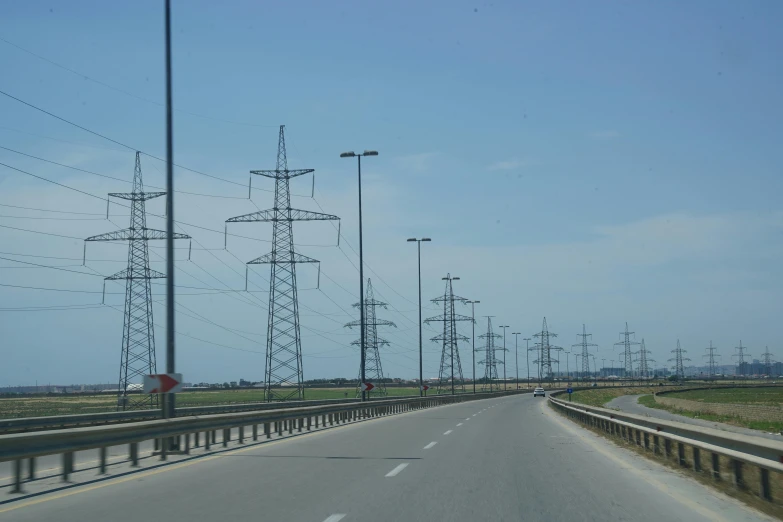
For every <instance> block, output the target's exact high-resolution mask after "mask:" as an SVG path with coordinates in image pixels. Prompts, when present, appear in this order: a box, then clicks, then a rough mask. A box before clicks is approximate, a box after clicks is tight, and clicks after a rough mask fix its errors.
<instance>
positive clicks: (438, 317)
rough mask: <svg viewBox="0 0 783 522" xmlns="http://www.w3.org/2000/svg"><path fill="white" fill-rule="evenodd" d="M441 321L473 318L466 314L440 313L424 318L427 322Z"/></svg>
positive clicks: (470, 319)
mask: <svg viewBox="0 0 783 522" xmlns="http://www.w3.org/2000/svg"><path fill="white" fill-rule="evenodd" d="M442 321H473V318H472V317H470V316H468V315H460V314H441V315H436V316H435V317H430V318H428V319H425V320H424V322H425V323H427V324H429V323H431V322H442Z"/></svg>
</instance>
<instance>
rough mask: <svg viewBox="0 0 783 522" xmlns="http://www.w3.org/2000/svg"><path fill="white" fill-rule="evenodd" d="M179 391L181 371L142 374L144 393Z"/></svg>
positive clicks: (180, 388)
mask: <svg viewBox="0 0 783 522" xmlns="http://www.w3.org/2000/svg"><path fill="white" fill-rule="evenodd" d="M181 391H182V374H181V373H161V374H158V375H145V376H144V393H177V392H181Z"/></svg>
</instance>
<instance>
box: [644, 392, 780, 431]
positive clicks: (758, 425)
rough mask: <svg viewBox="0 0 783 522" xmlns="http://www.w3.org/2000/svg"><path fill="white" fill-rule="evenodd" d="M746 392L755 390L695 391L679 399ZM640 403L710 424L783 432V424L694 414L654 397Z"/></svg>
mask: <svg viewBox="0 0 783 522" xmlns="http://www.w3.org/2000/svg"><path fill="white" fill-rule="evenodd" d="M746 391H753V390H698V391H694V392H683V393H681V394H680V393H678V394H677V397H678V398H679V397H682V398H683V399H685V398H686V397H685V395H686V394H691V393H694V394H701V396H702V397H705V398H711V397H712V396H714V395H719V396H720V397H721V398H726V397H727V396H731V394H730V393H727V392H746ZM776 391H777V392H779V393H783V389H781V390H776ZM710 392H726V393H716V394H714V395H713V394H711V393H710ZM737 395H738V396H745V397H747V395H746V394H737ZM697 396H699V395H697ZM687 398H688V399H690V400H698V399H694V398H692V396H689V397H687ZM638 402H639V404H641V405H642V406H647V407H648V408H655V409H658V410H665V411H668V412H671V413H675V414H677V415H682V416H683V417H690V418H692V419H702V420H705V421H710V422H722V423H725V424H731V425H733V426H740V427H742V428H750V429H752V430H759V431H766V432H771V433H781V432H783V422H775V421H751V420H746V419H742V418H739V417H734V416H730V415H715V414H712V413H695V412H692V411H687V410H681V409H679V408H675V407H673V406H667V405H664V404H661V403H659V402H655V398H654V397H653V396H652V395H642V396H641V397H639V400H638ZM702 402H723V403H730V404H743V402H740V401H737V402H734V401H729V400H724V401H713V400H703V401H702ZM747 403H748V402H745V404H747ZM753 404H770V403H759V402H753ZM780 404H781V403H780V402H777V403H774V405H775V406H778V405H780Z"/></svg>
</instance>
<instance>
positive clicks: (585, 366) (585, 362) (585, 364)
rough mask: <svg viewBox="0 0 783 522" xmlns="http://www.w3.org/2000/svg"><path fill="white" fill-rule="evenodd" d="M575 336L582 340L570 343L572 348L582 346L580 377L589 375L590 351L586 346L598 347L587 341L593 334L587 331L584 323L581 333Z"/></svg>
mask: <svg viewBox="0 0 783 522" xmlns="http://www.w3.org/2000/svg"><path fill="white" fill-rule="evenodd" d="M576 335H577V337H581V338H582V342H580V343H576V344H573V345H571V346H572V347H573V348H576V347H579V348H582V354H581V355H582V377H585V376H587V375H590V359H589V357H590V351H589V350H588V348H590V347H596V348H597V347H598V345H597V344H593V343H590V342H588V341H589V340H591V338H592V337H593V334H589V333H587V328H586V327H585V325H584V324H583V325H582V333H580V334H576Z"/></svg>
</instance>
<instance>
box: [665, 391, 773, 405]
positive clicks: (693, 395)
mask: <svg viewBox="0 0 783 522" xmlns="http://www.w3.org/2000/svg"><path fill="white" fill-rule="evenodd" d="M672 397H676V398H678V399H688V400H691V401H699V402H715V403H724V404H726V403H728V404H762V405H768V406H779V405H780V404H783V386H780V387H775V388H772V387H770V388H734V389H725V390H721V389H712V390H693V391H686V392H682V393H678V394H676V395H672Z"/></svg>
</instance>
